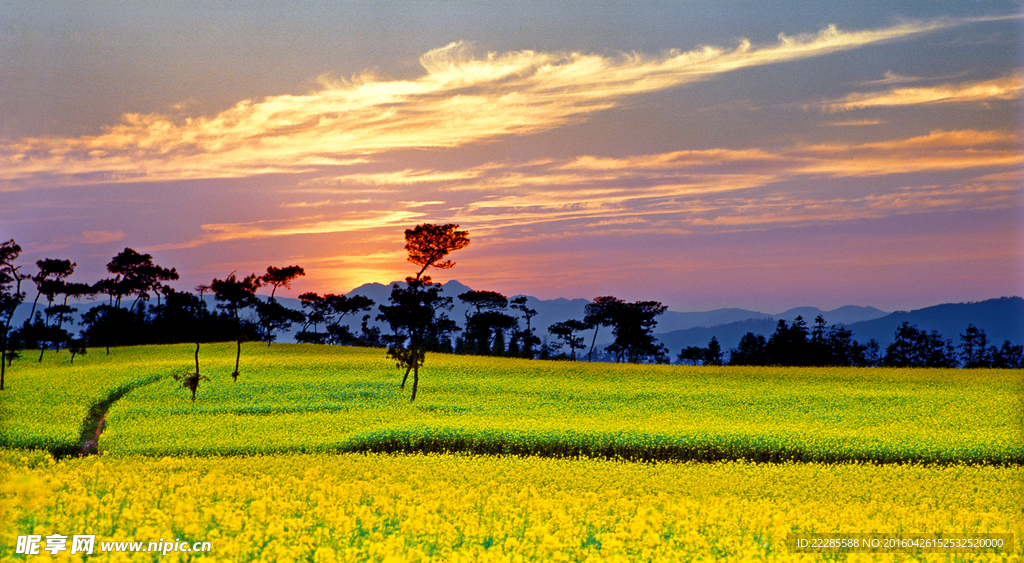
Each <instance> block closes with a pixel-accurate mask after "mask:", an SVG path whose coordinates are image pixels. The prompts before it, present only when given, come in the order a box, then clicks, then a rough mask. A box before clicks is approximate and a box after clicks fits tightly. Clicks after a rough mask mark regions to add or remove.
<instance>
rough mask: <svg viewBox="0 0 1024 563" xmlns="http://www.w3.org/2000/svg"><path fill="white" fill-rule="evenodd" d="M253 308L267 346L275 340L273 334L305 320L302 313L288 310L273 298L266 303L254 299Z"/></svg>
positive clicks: (275, 336) (275, 337)
mask: <svg viewBox="0 0 1024 563" xmlns="http://www.w3.org/2000/svg"><path fill="white" fill-rule="evenodd" d="M253 306H254V307H255V308H256V316H257V317H258V318H259V320H260V327H262V328H263V340H265V341H266V342H267V346H270V343H271V342H273V341H274V340H275V339H277V335H276V334H275V333H277V332H278V331H280V330H288V329H289V328H291V326H292V324H293V323H301V322H302V321H303V320H305V318H306V316H305V315H303V314H302V311H296V310H295V309H289V308H288V307H285V306H284V305H282V304H280V303H278V302H277V299H274V298H273V297H271V298H270V299H268V300H266V301H260V300H259V299H255V300H254V301H253Z"/></svg>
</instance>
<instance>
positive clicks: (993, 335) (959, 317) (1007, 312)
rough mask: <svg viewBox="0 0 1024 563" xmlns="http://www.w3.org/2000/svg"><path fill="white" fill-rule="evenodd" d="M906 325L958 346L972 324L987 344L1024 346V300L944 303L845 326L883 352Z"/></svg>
mask: <svg viewBox="0 0 1024 563" xmlns="http://www.w3.org/2000/svg"><path fill="white" fill-rule="evenodd" d="M904 322H907V323H910V324H912V325H916V326H917V328H919V329H921V330H926V331H928V332H931V331H933V330H935V331H938V332H939V334H941V335H942V337H943V338H946V339H949V340H952V341H953V345H954V346H955V345H957V344H959V343H960V334H961V333H963V332H964V330H966V329H967V325H969V324H973V325H974V326H976V327H977V328H980V329H983V330H984V331H985V335H986V336H987V337H988V341H989V344H995V345H996V346H999V345H1001V344H1002V343H1003V342H1004V341H1006V340H1009V341H1010V342H1012V343H1014V344H1021V343H1024V298H1020V297H1000V298H999V299H988V300H986V301H979V302H977V303H947V304H944V305H936V306H934V307H926V308H924V309H917V310H915V311H910V312H907V311H897V312H895V313H892V314H890V315H886V316H884V317H882V318H879V319H874V320H869V321H863V322H859V323H853V324H851V325H849V326H848V328H849V329H850V330H852V331H853V334H854V338H856V339H857V340H859V341H862V342H866V341H868V340H869V339H871V338H874V339H875V340H877V341H878V343H879V344H881V345H882V347H883V348H885V347H886V346H888V345H889V344H891V343H892V341H893V335H894V334H895V332H896V329H897V328H898V327H899V326H900V324H902V323H904Z"/></svg>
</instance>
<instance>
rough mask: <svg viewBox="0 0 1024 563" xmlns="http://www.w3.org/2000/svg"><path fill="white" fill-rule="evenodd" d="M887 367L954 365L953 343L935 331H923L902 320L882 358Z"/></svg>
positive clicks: (938, 366)
mask: <svg viewBox="0 0 1024 563" xmlns="http://www.w3.org/2000/svg"><path fill="white" fill-rule="evenodd" d="M882 361H883V363H884V364H885V365H887V366H889V367H928V368H940V367H955V365H956V358H955V356H954V350H953V344H952V342H950V341H948V340H943V339H942V335H940V334H939V333H938V332H937V331H934V330H933V331H931V332H930V333H929V332H925V331H923V330H919V329H918V328H917V327H916V326H914V325H911V324H910V323H907V322H904V323H903V324H901V325H900V326H899V328H897V329H896V334H895V335H894V338H893V342H892V344H890V345H889V346H887V347H886V349H885V357H884V358H882Z"/></svg>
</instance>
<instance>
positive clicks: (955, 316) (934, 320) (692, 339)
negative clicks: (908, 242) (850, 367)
mask: <svg viewBox="0 0 1024 563" xmlns="http://www.w3.org/2000/svg"><path fill="white" fill-rule="evenodd" d="M844 309H845V311H843V312H844V313H847V314H851V315H850V316H844V315H834V316H833V315H832V313H833V312H824V313H822V316H823V317H824V318H825V321H826V322H827V323H828V324H830V325H832V324H844V325H846V327H847V328H848V329H850V330H851V331H852V332H853V337H854V338H855V339H857V340H858V341H860V342H867V341H868V340H870V339H872V338H874V339H875V340H877V341H878V343H879V344H880V345H881V346H882V348H883V349H884V348H885V347H886V346H888V345H889V344H890V343H892V340H893V334H894V333H895V332H896V329H897V328H898V327H899V326H900V324H902V323H904V322H907V323H910V324H912V325H915V326H917V328H919V329H922V330H926V331H929V332H930V331H933V330H935V331H938V332H939V334H941V335H942V336H943V338H946V339H949V340H952V341H953V344H954V345H956V344H958V343H959V338H960V334H961V333H963V332H964V330H965V329H966V328H967V325H969V324H973V325H974V326H976V327H978V328H980V329H983V330H984V331H985V334H986V335H987V336H988V340H989V343H990V344H994V345H996V346H998V345H1000V344H1002V343H1003V342H1004V341H1006V340H1009V341H1010V342H1012V343H1014V344H1019V343H1021V342H1024V299H1022V298H1020V297H1001V298H998V299H989V300H986V301H981V302H977V303H947V304H943V305H936V306H934V307H926V308H924V309H916V310H914V311H898V312H895V313H891V314H888V315H884V316H880V317H878V318H871V319H869V320H862V321H859V322H849V321H848V320H847V321H844V320H843V319H850V318H855V317H856V315H857V314H865V315H868V316H870V315H871V314H872V313H871V312H870V311H867V310H864V309H868V310H870V309H873V308H871V307H864V308H861V307H853V308H850V307H843V308H841V309H836V311H841V310H844ZM817 311H818V310H817V309H813V308H800V309H791V310H790V311H787V312H785V313H781V314H779V315H774V316H765V317H763V318H760V319H748V320H744V321H739V322H734V323H727V324H722V325H718V326H713V327H698V328H691V329H686V330H675V331H667V332H664V333H658V334H657V337H658V339H659V340H661V342H662V343H663V344H665V345H666V346H667V347H668V348H669V350H670V351H671V352H672V353H673V354H677V353H678V352H679V350H681V349H683V348H684V347H686V346H706V345H707V343H708V342H709V341H710V340H711V337H715V338H717V339H718V342H719V343H720V344H721V345H722V348H723V349H726V350H727V349H729V348H733V347H735V346H736V345H737V344H738V343H739V340H740V338H742V337H743V335H744V334H746V333H747V332H753V333H754V334H762V335H764V336H765V338H767V337H769V336H771V334H772V333H773V332H775V326H776V324H777V321H778V319H780V318H782V319H786V320H787V321H791V320H792V319H793V318H795V317H796V315H795V314H793V313H799V314H800V315H802V316H803V318H804V319H805V320H806V321H807V322H808V325H810V324H812V323H813V319H814V316H810V315H808V314H807V313H810V314H811V315H815V316H816V314H817ZM874 311H878V310H877V309H874ZM659 326H660V325H659Z"/></svg>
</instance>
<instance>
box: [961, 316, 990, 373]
mask: <svg viewBox="0 0 1024 563" xmlns="http://www.w3.org/2000/svg"><path fill="white" fill-rule="evenodd" d="M960 363H961V364H962V365H963V367H965V368H987V367H992V355H991V354H990V352H989V346H988V336H986V335H985V331H984V329H979V328H977V327H975V326H974V325H973V324H969V325H967V330H966V331H964V333H963V334H961V335H960Z"/></svg>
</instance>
